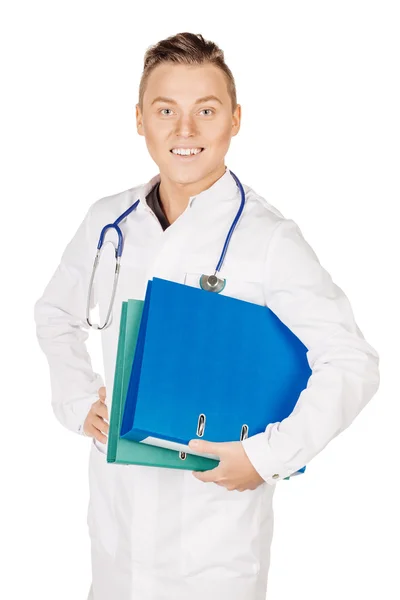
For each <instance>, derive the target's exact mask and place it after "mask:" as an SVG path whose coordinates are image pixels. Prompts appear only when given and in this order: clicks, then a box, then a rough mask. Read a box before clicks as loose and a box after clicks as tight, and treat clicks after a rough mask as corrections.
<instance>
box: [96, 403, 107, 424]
mask: <svg viewBox="0 0 400 600" xmlns="http://www.w3.org/2000/svg"><path fill="white" fill-rule="evenodd" d="M94 414H95V415H97V416H99V417H101V418H102V419H105V420H106V421H108V409H107V406H106V405H105V404H103V403H102V402H97V404H96V405H95V406H94Z"/></svg>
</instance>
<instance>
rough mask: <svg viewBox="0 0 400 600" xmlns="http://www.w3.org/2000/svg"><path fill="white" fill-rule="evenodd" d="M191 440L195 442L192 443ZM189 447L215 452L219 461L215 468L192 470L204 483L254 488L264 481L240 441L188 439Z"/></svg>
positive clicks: (235, 488)
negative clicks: (218, 441) (217, 441)
mask: <svg viewBox="0 0 400 600" xmlns="http://www.w3.org/2000/svg"><path fill="white" fill-rule="evenodd" d="M193 442H196V444H194V443H193ZM189 448H192V449H193V450H196V452H205V453H207V454H216V455H217V456H219V458H220V463H219V465H218V467H215V469H210V470H209V471H204V472H201V471H192V473H193V475H194V476H195V477H196V479H199V480H200V481H204V482H205V483H211V482H212V483H216V484H217V485H221V486H222V487H225V488H226V489H227V490H229V491H232V490H237V491H238V492H244V491H245V490H255V489H256V488H257V487H258V486H259V485H261V484H262V483H265V481H264V479H263V478H262V477H261V475H259V474H258V472H257V471H256V470H255V468H254V467H253V465H252V464H251V462H250V460H249V459H248V457H247V454H246V452H245V450H244V448H243V446H242V442H223V443H216V442H206V441H205V440H190V442H189Z"/></svg>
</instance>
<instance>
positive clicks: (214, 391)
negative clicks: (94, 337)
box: [120, 278, 311, 472]
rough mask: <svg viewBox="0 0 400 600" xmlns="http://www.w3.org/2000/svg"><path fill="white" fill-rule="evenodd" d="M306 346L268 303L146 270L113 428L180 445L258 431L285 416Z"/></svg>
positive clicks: (301, 381) (301, 385) (298, 386)
mask: <svg viewBox="0 0 400 600" xmlns="http://www.w3.org/2000/svg"><path fill="white" fill-rule="evenodd" d="M306 353H307V348H306V347H305V346H304V344H303V343H302V342H301V341H300V340H299V339H298V338H297V336H296V335H295V334H294V333H293V332H292V331H291V330H290V329H289V328H288V327H287V326H286V325H285V324H284V323H282V322H281V321H280V319H279V318H278V317H277V316H276V315H275V314H274V313H273V312H272V311H271V310H270V309H269V308H268V307H265V306H259V305H257V304H253V303H251V302H245V301H243V300H238V299H236V298H231V297H229V296H224V295H221V294H215V293H210V292H207V291H204V290H202V289H200V288H194V287H191V286H186V285H182V284H179V283H174V282H171V281H167V280H164V279H159V278H154V279H153V280H152V281H149V282H148V286H147V290H146V297H145V303H144V308H143V314H142V320H141V324H140V330H139V336H138V342H137V347H136V353H135V358H134V362H133V366H132V371H131V376H130V381H129V387H128V392H127V396H126V402H125V410H124V414H123V419H122V425H121V431H120V435H121V437H122V438H126V439H130V440H134V441H138V442H142V443H147V444H151V445H159V446H161V447H164V448H171V449H175V450H182V451H184V452H188V453H191V454H196V452H195V451H193V450H192V449H191V448H189V446H188V445H187V444H188V442H189V440H191V439H193V438H196V437H203V438H204V439H206V440H209V441H214V442H226V441H239V440H240V439H243V438H244V437H250V436H253V435H256V434H257V433H261V432H262V431H264V430H265V428H266V426H267V425H268V424H269V423H272V422H276V421H281V420H282V419H284V418H285V417H287V416H289V415H290V413H291V412H292V411H293V409H294V407H295V405H296V402H297V400H298V397H299V395H300V393H301V391H302V390H303V389H305V388H306V386H307V382H308V379H309V377H310V375H311V369H310V367H309V364H308V361H307V357H306ZM201 455H202V456H208V457H209V458H215V456H214V455H212V454H201ZM304 470H305V467H303V469H301V470H300V472H302V471H304Z"/></svg>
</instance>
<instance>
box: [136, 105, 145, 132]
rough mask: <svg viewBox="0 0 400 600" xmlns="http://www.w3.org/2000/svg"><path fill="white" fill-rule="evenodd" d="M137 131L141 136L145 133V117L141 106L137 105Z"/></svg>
mask: <svg viewBox="0 0 400 600" xmlns="http://www.w3.org/2000/svg"><path fill="white" fill-rule="evenodd" d="M136 131H137V132H138V134H139V135H144V132H143V115H142V111H141V110H140V106H139V104H136Z"/></svg>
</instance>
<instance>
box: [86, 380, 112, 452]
mask: <svg viewBox="0 0 400 600" xmlns="http://www.w3.org/2000/svg"><path fill="white" fill-rule="evenodd" d="M108 430H109V425H108V409H107V406H106V388H105V387H101V388H99V399H98V400H97V401H96V402H94V403H93V404H92V406H91V409H90V410H89V412H88V415H87V417H86V419H85V422H84V424H83V432H84V433H85V434H86V435H87V436H89V437H94V438H96V440H98V441H99V442H101V443H102V444H105V443H106V442H107V435H108ZM104 434H107V435H104Z"/></svg>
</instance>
